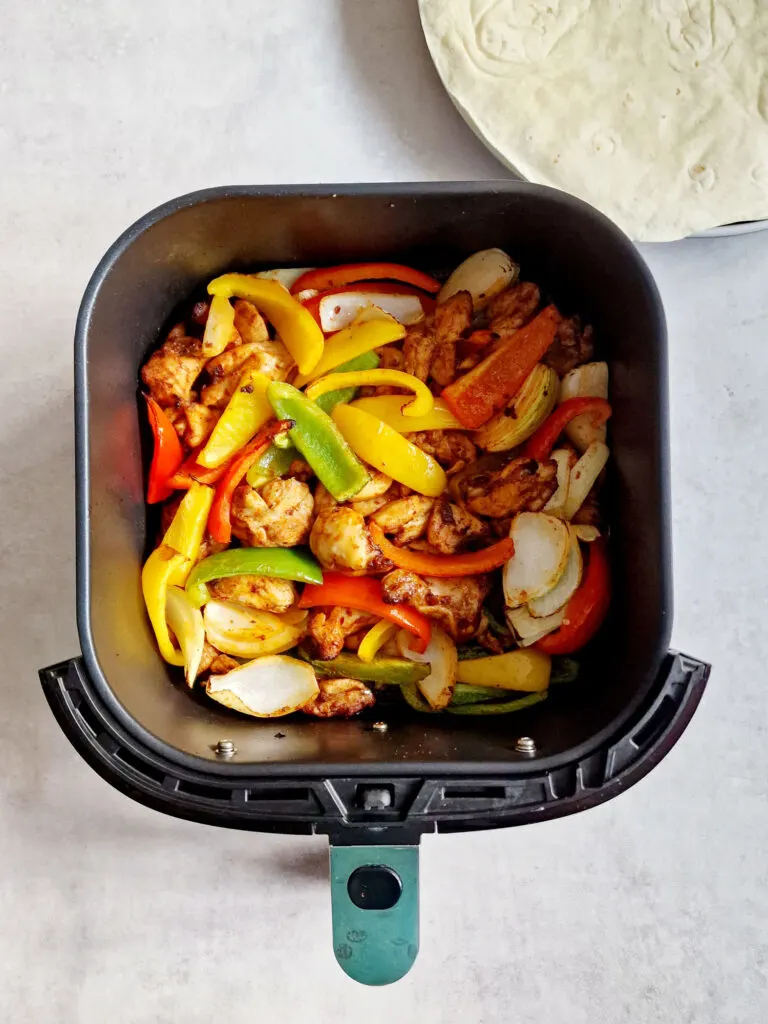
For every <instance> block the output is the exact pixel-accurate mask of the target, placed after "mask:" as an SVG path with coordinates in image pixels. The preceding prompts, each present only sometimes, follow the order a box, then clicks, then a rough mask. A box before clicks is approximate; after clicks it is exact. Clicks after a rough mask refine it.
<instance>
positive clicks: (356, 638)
mask: <svg viewBox="0 0 768 1024" xmlns="http://www.w3.org/2000/svg"><path fill="white" fill-rule="evenodd" d="M369 628H370V627H365V628H364V629H358V631H357V632H356V633H350V634H349V636H345V637H344V650H345V651H357V650H358V648H359V647H360V644H361V643H362V642H363V639H364V637H365V635H366V633H367V632H368V629H369Z"/></svg>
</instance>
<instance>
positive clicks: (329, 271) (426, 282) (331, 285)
mask: <svg viewBox="0 0 768 1024" xmlns="http://www.w3.org/2000/svg"><path fill="white" fill-rule="evenodd" d="M355 281H402V282H403V283H404V284H412V285H413V286H414V287H415V288H420V289H421V290H422V291H425V292H429V293H430V295H435V294H437V292H439V291H440V282H439V281H436V280H435V279H434V277H430V276H429V274H425V273H424V272H423V271H421V270H414V269H413V268H412V267H404V266H403V265H402V264H401V263H343V264H341V265H339V266H337V267H319V268H318V269H317V270H308V271H307V272H306V274H302V275H301V277H299V278H297V279H296V280H295V281H294V282H293V284H292V285H291V294H292V295H296V294H297V293H298V292H303V291H305V290H306V289H307V288H314V289H315V290H316V291H318V292H328V291H340V290H341V289H342V288H343V287H344V286H345V285H348V284H353V283H354V282H355Z"/></svg>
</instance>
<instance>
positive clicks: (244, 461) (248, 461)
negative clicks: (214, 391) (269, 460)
mask: <svg viewBox="0 0 768 1024" xmlns="http://www.w3.org/2000/svg"><path fill="white" fill-rule="evenodd" d="M291 426H292V424H291V422H290V421H288V422H282V423H277V422H275V421H273V422H272V423H268V424H267V425H266V426H264V427H262V428H261V430H260V431H259V432H258V434H257V435H256V436H255V437H253V438H251V440H250V441H249V442H248V444H247V445H246V446H245V448H242V449H241V450H240V451H239V452H238V453H237V455H235V456H234V457H233V458H232V461H231V462H230V463H229V465H228V466H227V472H226V473H225V474H224V476H223V477H222V478H221V480H220V481H219V483H218V485H217V486H216V493H215V495H214V498H213V505H212V506H211V514H210V515H209V516H208V532H209V533H210V535H211V536H212V537H213V539H214V540H217V541H218V542H219V543H220V544H229V542H230V541H231V540H232V522H231V520H230V514H231V511H232V495H233V494H234V493H235V490H236V489H237V486H238V484H239V483H240V481H241V480H242V479H243V477H244V476H245V474H246V473H247V472H248V470H249V469H250V468H251V466H252V465H253V464H254V462H256V461H257V460H258V459H260V458H261V456H262V455H263V454H264V452H265V451H266V450H267V448H268V447H269V444H270V442H271V441H272V439H273V438H274V437H276V436H277V435H278V434H281V433H285V431H286V430H288V429H289V428H290V427H291Z"/></svg>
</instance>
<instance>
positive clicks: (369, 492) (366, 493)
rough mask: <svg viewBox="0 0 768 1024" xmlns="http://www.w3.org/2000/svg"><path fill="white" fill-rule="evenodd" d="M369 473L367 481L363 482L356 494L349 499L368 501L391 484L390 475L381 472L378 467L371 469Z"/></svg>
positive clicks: (383, 491) (379, 494) (385, 490)
mask: <svg viewBox="0 0 768 1024" xmlns="http://www.w3.org/2000/svg"><path fill="white" fill-rule="evenodd" d="M370 473H371V475H370V477H369V478H368V482H367V483H365V484H363V486H362V487H361V488H360V490H359V491H358V492H357V494H355V495H354V496H353V497H352V498H351V499H350V500H351V501H369V500H370V499H371V498H380V497H381V495H382V494H386V493H387V491H388V490H389V488H390V487H391V486H392V477H391V476H387V475H386V473H382V472H380V470H378V469H371V470H370Z"/></svg>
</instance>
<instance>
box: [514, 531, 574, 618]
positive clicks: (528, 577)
mask: <svg viewBox="0 0 768 1024" xmlns="http://www.w3.org/2000/svg"><path fill="white" fill-rule="evenodd" d="M509 535H510V537H511V538H512V540H513V541H514V542H515V553H514V555H513V556H512V557H511V558H510V560H509V561H508V562H507V563H506V565H505V566H504V568H503V570H502V579H503V583H504V597H505V600H506V603H507V607H508V608H519V607H520V605H522V604H527V603H528V601H530V600H531V599H532V598H535V597H541V596H542V594H546V592H547V591H548V590H551V589H552V587H554V585H555V584H556V583H557V581H558V580H559V579H560V577H561V576H562V574H563V571H564V570H565V565H566V562H567V560H568V552H569V550H570V545H571V534H570V531H569V529H568V526H567V525H566V524H565V523H564V522H563V521H562V520H561V519H557V518H556V517H555V516H550V515H547V514H546V513H545V512H520V513H519V514H518V515H516V516H515V518H514V519H513V520H512V526H511V527H510V531H509Z"/></svg>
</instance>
